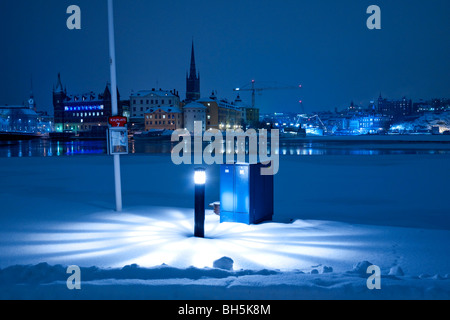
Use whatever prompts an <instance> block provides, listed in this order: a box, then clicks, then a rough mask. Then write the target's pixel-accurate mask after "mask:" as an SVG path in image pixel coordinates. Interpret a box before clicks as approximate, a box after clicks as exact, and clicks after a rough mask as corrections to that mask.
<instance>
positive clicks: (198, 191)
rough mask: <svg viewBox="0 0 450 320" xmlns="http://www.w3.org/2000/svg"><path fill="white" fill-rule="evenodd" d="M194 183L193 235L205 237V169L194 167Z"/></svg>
mask: <svg viewBox="0 0 450 320" xmlns="http://www.w3.org/2000/svg"><path fill="white" fill-rule="evenodd" d="M194 183H195V217H194V236H195V237H197V238H204V237H205V183H206V171H205V169H204V168H196V169H195V173H194Z"/></svg>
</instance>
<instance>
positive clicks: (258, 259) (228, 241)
mask: <svg viewBox="0 0 450 320" xmlns="http://www.w3.org/2000/svg"><path fill="white" fill-rule="evenodd" d="M449 161H450V156H449V155H428V156H317V157H315V156H312V157H300V156H282V157H281V158H280V171H279V173H278V175H277V176H276V177H275V216H274V221H273V222H268V223H263V224H260V225H251V226H247V225H242V224H234V223H224V224H220V223H219V217H218V216H216V215H215V214H214V213H213V212H212V211H208V213H207V216H206V226H205V231H206V238H205V239H198V238H194V237H193V236H192V233H193V209H192V208H193V188H194V186H193V181H192V174H193V168H194V166H185V165H181V166H175V165H173V164H172V163H171V160H170V156H168V155H146V156H143V155H142V156H137V155H134V156H125V157H122V185H123V199H124V211H123V212H122V213H117V212H115V211H114V210H113V209H114V203H115V202H114V189H113V176H112V173H113V168H112V163H113V161H112V158H110V157H108V156H78V157H64V158H12V159H0V179H1V184H0V203H1V207H0V210H1V212H0V268H1V270H0V298H2V299H10V298H13V299H22V298H24V299H29V298H31V299H33V298H39V299H42V298H44V299H45V298H49V299H55V298H62V299H65V298H69V299H71V298H81V299H86V298H87V299H97V298H106V299H108V298H119V299H127V298H131V299H136V298H137V299H139V298H142V299H360V298H362V299H366V298H367V299H372V298H374V299H378V298H388V299H449V298H450V277H449V274H450V259H449V257H448V256H449V252H450V250H449V249H450V245H449V243H450V242H449V240H450V219H449V216H448V214H449V206H448V194H449V189H450V188H449V186H448V181H450V171H449V170H448V168H449ZM218 173H219V171H218V167H217V166H211V167H208V168H207V174H208V181H207V195H206V196H207V202H208V203H210V202H213V201H217V200H219V186H218V183H219V174H218ZM222 257H229V258H231V259H232V260H233V269H232V270H223V269H218V268H217V267H218V266H219V267H221V266H222V267H224V266H225V264H224V263H222V264H220V263H216V264H214V262H215V261H216V260H218V259H220V258H222ZM228 261H229V259H228ZM370 264H375V265H378V266H379V267H380V268H381V271H382V279H381V290H369V289H368V288H367V286H366V280H367V278H368V277H369V276H370V275H368V274H366V270H367V266H368V265H370ZM70 265H78V266H80V267H81V268H82V269H81V280H82V283H81V285H82V289H81V290H75V291H71V290H68V289H67V287H66V280H67V278H68V277H69V275H68V274H66V268H67V266H70ZM214 266H215V267H216V268H214Z"/></svg>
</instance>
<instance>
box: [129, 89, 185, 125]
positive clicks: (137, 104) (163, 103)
mask: <svg viewBox="0 0 450 320" xmlns="http://www.w3.org/2000/svg"><path fill="white" fill-rule="evenodd" d="M161 107H176V108H179V107H180V97H179V96H178V92H176V90H173V91H166V90H161V89H159V90H156V89H152V90H143V91H138V92H136V93H133V94H132V95H131V97H130V120H131V122H134V123H139V122H142V123H143V122H144V115H145V113H146V111H147V110H148V109H157V108H161Z"/></svg>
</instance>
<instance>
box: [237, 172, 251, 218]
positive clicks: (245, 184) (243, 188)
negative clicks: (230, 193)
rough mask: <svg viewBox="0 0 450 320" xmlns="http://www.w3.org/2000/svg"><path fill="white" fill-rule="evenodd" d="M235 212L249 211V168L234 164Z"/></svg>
mask: <svg viewBox="0 0 450 320" xmlns="http://www.w3.org/2000/svg"><path fill="white" fill-rule="evenodd" d="M235 170H236V172H235V179H234V180H235V181H234V182H235V187H234V188H235V197H236V198H235V212H239V213H250V175H249V174H250V168H249V166H247V165H236V166H235Z"/></svg>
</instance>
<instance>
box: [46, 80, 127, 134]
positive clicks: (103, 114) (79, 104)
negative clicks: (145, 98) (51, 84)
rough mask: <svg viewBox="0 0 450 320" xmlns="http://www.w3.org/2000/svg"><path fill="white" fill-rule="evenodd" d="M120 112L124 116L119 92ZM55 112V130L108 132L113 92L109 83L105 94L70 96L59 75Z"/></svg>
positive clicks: (54, 95) (55, 94)
mask: <svg viewBox="0 0 450 320" xmlns="http://www.w3.org/2000/svg"><path fill="white" fill-rule="evenodd" d="M117 99H118V109H119V110H118V111H119V114H122V105H121V103H120V94H119V90H117ZM53 110H54V116H55V119H54V122H55V130H56V131H57V132H62V131H64V130H70V131H73V132H75V133H79V132H94V131H95V132H98V131H101V130H99V129H102V130H106V128H107V126H108V118H109V117H111V116H112V103H111V91H110V86H109V83H108V84H107V85H106V88H105V90H104V91H103V93H100V94H95V93H94V92H93V91H91V92H89V93H85V94H68V93H67V90H66V88H64V89H63V85H62V82H61V75H60V74H58V82H57V84H56V88H53Z"/></svg>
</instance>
